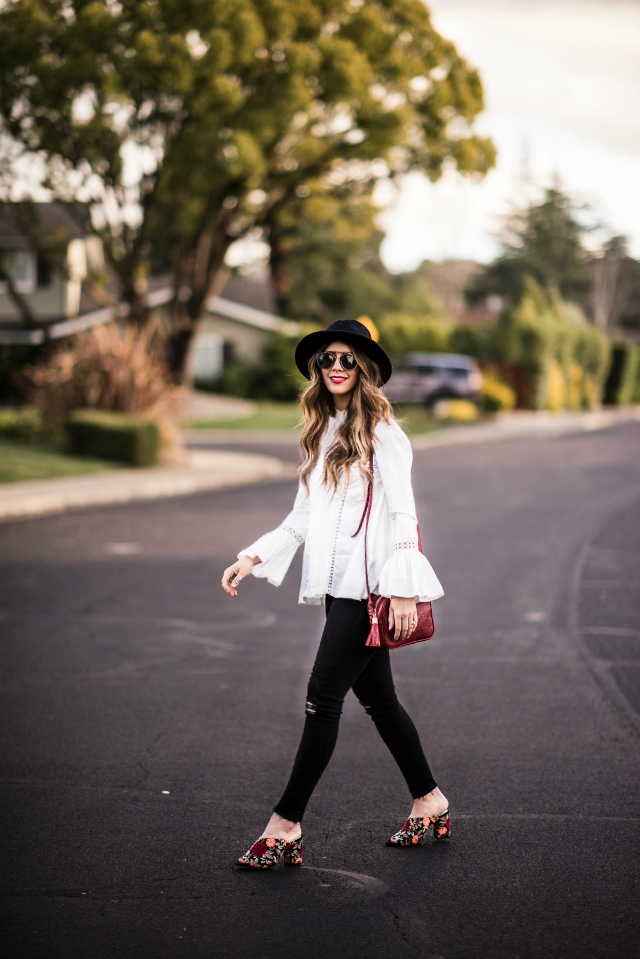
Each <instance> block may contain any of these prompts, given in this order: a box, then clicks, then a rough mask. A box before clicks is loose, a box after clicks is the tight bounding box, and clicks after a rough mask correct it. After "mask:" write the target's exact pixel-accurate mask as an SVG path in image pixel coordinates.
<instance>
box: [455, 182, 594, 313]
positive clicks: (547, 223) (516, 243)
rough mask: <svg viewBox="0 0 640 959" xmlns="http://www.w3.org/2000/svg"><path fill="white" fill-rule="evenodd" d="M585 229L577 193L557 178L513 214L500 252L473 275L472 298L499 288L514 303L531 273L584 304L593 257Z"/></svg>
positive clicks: (478, 298) (474, 300) (475, 299)
mask: <svg viewBox="0 0 640 959" xmlns="http://www.w3.org/2000/svg"><path fill="white" fill-rule="evenodd" d="M586 233H587V227H586V225H585V223H584V222H583V220H582V219H581V217H580V208H579V207H578V206H577V205H576V203H575V202H574V201H573V200H572V198H571V197H570V196H568V195H567V194H566V193H564V192H563V190H562V189H561V188H560V186H559V185H558V184H554V185H553V186H550V187H548V188H547V189H546V190H545V191H544V194H543V196H542V198H541V199H540V200H538V201H534V202H532V203H530V204H529V205H528V206H527V207H525V208H523V209H521V210H518V211H517V212H515V213H514V214H513V215H512V216H510V217H509V219H508V220H507V222H506V224H505V229H504V232H503V236H502V249H501V252H500V255H499V256H498V257H497V258H496V259H495V260H494V261H493V263H491V264H489V266H487V267H486V268H485V269H484V270H482V272H480V273H478V274H476V275H475V276H474V277H473V279H472V281H471V283H470V285H469V287H468V289H467V298H468V299H469V301H470V302H471V303H478V302H479V301H481V300H484V299H485V298H486V297H487V296H490V295H491V294H497V295H499V296H501V297H503V298H505V299H507V300H509V301H511V302H514V303H515V302H517V301H518V300H519V299H520V297H521V295H522V293H523V291H524V289H525V286H526V283H527V279H528V278H529V277H531V278H533V279H534V280H535V281H536V282H537V283H538V285H539V286H541V287H542V288H543V289H544V290H549V291H551V290H555V291H557V292H559V293H560V294H561V296H562V297H563V298H564V299H566V300H573V301H575V302H578V303H582V304H584V303H585V298H586V296H587V294H588V291H589V282H590V281H589V262H590V258H591V254H589V253H588V252H587V250H586V249H585V246H584V243H583V240H584V237H585V234H586Z"/></svg>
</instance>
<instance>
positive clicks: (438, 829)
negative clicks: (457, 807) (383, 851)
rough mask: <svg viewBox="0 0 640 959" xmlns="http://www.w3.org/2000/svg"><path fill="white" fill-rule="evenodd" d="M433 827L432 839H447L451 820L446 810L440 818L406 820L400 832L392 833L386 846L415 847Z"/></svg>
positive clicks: (428, 817)
mask: <svg viewBox="0 0 640 959" xmlns="http://www.w3.org/2000/svg"><path fill="white" fill-rule="evenodd" d="M431 826H433V838H434V839H448V838H449V837H450V835H451V819H450V817H449V810H448V809H446V810H445V811H444V812H443V813H442V814H441V815H440V816H424V817H417V818H415V819H407V821H406V823H405V824H404V826H403V827H402V829H401V830H400V832H397V833H394V835H393V836H392V837H391V839H390V840H389V842H388V843H387V845H388V846H417V845H418V843H421V842H424V840H425V837H426V835H427V833H428V831H429V829H430V827H431Z"/></svg>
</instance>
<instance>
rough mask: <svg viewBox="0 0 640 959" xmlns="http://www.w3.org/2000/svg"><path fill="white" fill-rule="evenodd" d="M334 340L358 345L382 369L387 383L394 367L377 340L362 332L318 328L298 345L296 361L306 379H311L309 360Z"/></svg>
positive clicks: (383, 380) (382, 377) (383, 378)
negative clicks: (363, 334)
mask: <svg viewBox="0 0 640 959" xmlns="http://www.w3.org/2000/svg"><path fill="white" fill-rule="evenodd" d="M334 340H342V342H344V343H350V344H352V345H353V346H357V347H358V349H360V350H362V352H363V353H364V354H365V355H366V356H368V357H369V359H370V360H373V362H374V363H375V364H376V366H377V367H378V369H379V370H380V378H381V379H382V382H383V383H387V382H388V381H389V379H390V378H391V374H392V372H393V367H392V365H391V360H390V359H389V357H388V356H387V354H386V353H385V351H384V350H383V349H382V347H381V346H379V345H378V344H377V343H376V341H375V340H372V339H370V338H369V337H368V336H362V335H361V334H360V333H352V332H350V331H346V330H318V331H317V332H316V333H309V334H307V336H303V338H302V339H301V340H300V342H299V343H298V345H297V346H296V354H295V361H296V366H297V367H298V369H299V370H300V372H301V373H302V375H303V376H304V377H306V379H308V380H310V379H311V375H310V373H309V360H310V359H311V357H312V356H313V354H314V353H317V352H318V350H320V349H322V347H323V346H328V345H329V343H332V342H333V341H334Z"/></svg>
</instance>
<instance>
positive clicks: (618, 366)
mask: <svg viewBox="0 0 640 959" xmlns="http://www.w3.org/2000/svg"><path fill="white" fill-rule="evenodd" d="M639 401H640V350H639V349H638V347H637V346H636V345H635V344H634V343H628V342H625V341H620V342H617V343H614V345H613V349H612V351H611V365H610V367H609V373H608V376H607V381H606V384H605V387H604V401H603V402H604V403H606V404H607V405H610V406H624V405H625V404H626V403H633V402H635V403H637V402H639Z"/></svg>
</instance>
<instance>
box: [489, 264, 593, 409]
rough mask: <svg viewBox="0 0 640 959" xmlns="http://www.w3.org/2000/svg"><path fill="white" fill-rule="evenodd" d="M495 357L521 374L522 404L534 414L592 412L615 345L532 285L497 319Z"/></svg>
mask: <svg viewBox="0 0 640 959" xmlns="http://www.w3.org/2000/svg"><path fill="white" fill-rule="evenodd" d="M493 345H494V354H495V358H496V360H497V361H498V363H499V364H503V365H504V367H505V368H506V367H508V366H509V365H511V366H512V367H514V368H517V369H518V370H519V371H520V373H521V378H520V382H517V383H516V382H514V387H515V388H516V390H517V392H518V405H519V406H527V407H530V408H532V409H551V410H560V409H567V408H568V409H591V408H592V407H594V406H596V405H597V404H599V403H600V402H601V401H602V396H603V392H604V383H605V378H606V376H607V373H608V370H609V363H610V357H611V344H610V341H609V340H608V339H607V337H606V336H605V335H604V334H603V333H601V332H600V331H599V330H597V329H595V327H593V326H591V325H590V324H589V323H588V322H587V321H586V320H585V318H584V316H583V315H582V313H581V312H580V310H579V309H578V308H577V307H574V306H572V305H570V304H567V303H564V302H563V301H562V300H560V299H559V297H556V296H553V295H549V294H547V293H545V292H544V291H543V290H541V289H540V287H539V286H538V285H537V284H536V283H535V282H534V281H533V280H530V281H529V282H528V283H527V285H526V288H525V291H524V294H523V296H522V298H521V299H520V300H519V302H518V303H516V304H514V305H513V306H512V307H511V308H510V309H508V310H506V311H505V312H504V313H503V314H502V315H501V317H500V319H499V320H498V323H497V324H496V327H495V333H494V341H493Z"/></svg>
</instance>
